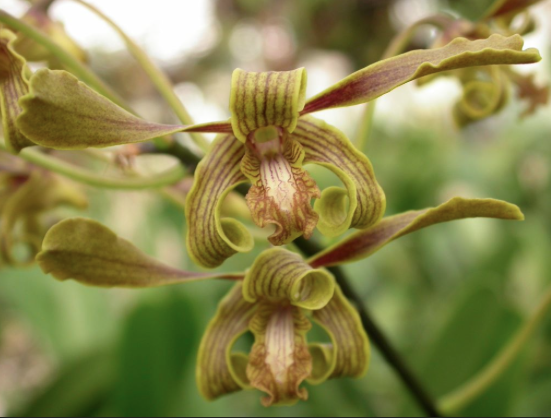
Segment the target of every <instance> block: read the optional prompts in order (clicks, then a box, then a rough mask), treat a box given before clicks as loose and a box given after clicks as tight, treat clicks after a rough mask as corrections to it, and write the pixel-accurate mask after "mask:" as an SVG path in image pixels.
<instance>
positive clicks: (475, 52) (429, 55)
mask: <svg viewBox="0 0 551 418" xmlns="http://www.w3.org/2000/svg"><path fill="white" fill-rule="evenodd" d="M523 45H524V41H523V39H522V37H521V36H519V35H514V36H511V37H503V36H501V35H492V36H490V37H489V38H488V39H481V40H476V41H469V40H467V39H465V38H457V39H455V40H453V41H452V42H451V43H449V44H448V45H446V46H445V47H443V48H437V49H429V50H418V51H411V52H408V53H405V54H402V55H398V56H396V57H393V58H389V59H386V60H383V61H379V62H377V63H375V64H372V65H370V66H369V67H366V68H364V69H363V70H360V71H357V72H355V73H354V74H351V75H350V76H348V77H346V78H345V79H343V80H341V81H340V82H338V83H337V84H335V85H333V86H332V87H329V88H328V89H327V90H325V91H323V92H321V93H319V94H318V95H316V96H315V97H313V98H311V99H309V100H308V101H307V103H306V106H305V107H304V110H303V112H302V113H303V114H306V113H312V112H317V111H320V110H323V109H330V108H334V107H345V106H353V105H357V104H361V103H366V102H369V101H370V100H373V99H376V98H377V97H380V96H382V95H383V94H386V93H388V92H389V91H391V90H394V89H395V88H396V87H399V86H401V85H402V84H405V83H407V82H409V81H412V80H415V79H418V78H420V77H424V76H427V75H430V74H435V73H438V72H442V71H448V70H454V69H458V68H466V67H473V66H481V65H496V64H529V63H535V62H538V61H540V60H541V56H540V55H539V52H538V50H537V49H533V48H531V49H527V50H523V49H522V48H523Z"/></svg>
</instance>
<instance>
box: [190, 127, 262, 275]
mask: <svg viewBox="0 0 551 418" xmlns="http://www.w3.org/2000/svg"><path fill="white" fill-rule="evenodd" d="M244 154H245V147H244V146H243V144H242V143H241V142H239V141H238V140H237V139H236V138H235V137H234V136H233V135H219V136H218V137H217V138H216V139H215V141H214V143H213V144H212V147H211V149H210V150H209V152H208V153H207V155H206V156H205V157H204V158H203V160H202V161H201V162H200V163H199V165H198V166H197V170H196V171H195V182H194V183H193V187H192V189H191V191H190V192H189V194H188V196H187V199H186V219H187V225H188V229H187V231H188V232H187V247H188V251H189V255H190V257H191V258H192V259H193V261H195V262H196V263H197V264H200V265H201V266H204V267H210V268H214V267H217V266H219V265H221V264H222V263H223V262H224V261H225V260H226V259H227V258H229V257H231V256H232V255H234V254H236V253H237V252H248V251H251V250H252V249H253V246H254V240H253V238H252V236H251V234H250V233H249V232H248V231H247V229H246V228H245V226H244V225H243V224H241V223H240V222H238V221H237V220H235V219H232V218H222V217H221V214H220V210H221V207H222V204H223V203H224V199H225V197H226V196H227V195H228V193H229V192H230V191H231V190H232V189H234V188H235V187H236V186H237V185H239V184H241V183H243V182H245V181H246V180H247V178H246V177H245V176H244V175H243V173H242V172H241V169H240V163H241V160H242V158H243V156H244Z"/></svg>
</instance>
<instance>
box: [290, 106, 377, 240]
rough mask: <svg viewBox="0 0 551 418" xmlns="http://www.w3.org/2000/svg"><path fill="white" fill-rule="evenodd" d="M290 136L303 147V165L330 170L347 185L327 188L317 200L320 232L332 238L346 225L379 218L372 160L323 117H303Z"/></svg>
mask: <svg viewBox="0 0 551 418" xmlns="http://www.w3.org/2000/svg"><path fill="white" fill-rule="evenodd" d="M292 136H293V138H294V139H295V140H297V141H298V142H299V143H300V144H301V145H302V147H303V148H304V152H305V157H304V163H305V164H309V163H310V164H317V165H320V166H323V167H325V168H327V169H329V170H331V171H333V172H334V173H335V174H336V175H337V176H338V177H339V178H340V179H341V181H342V182H343V184H344V185H345V187H346V190H345V189H343V188H338V187H331V188H329V189H326V190H324V191H323V193H322V195H321V199H319V200H318V201H317V202H316V204H315V206H314V209H315V210H316V212H317V213H318V214H319V216H320V220H319V222H318V229H319V230H320V231H321V233H323V234H324V235H327V236H331V237H334V236H338V235H341V234H343V233H344V232H346V231H347V230H348V229H349V228H358V229H365V228H367V227H369V226H371V225H373V224H375V223H376V222H378V221H379V219H381V217H382V216H383V214H384V211H385V208H386V199H385V195H384V192H383V190H382V189H381V187H380V186H379V184H378V183H377V180H376V178H375V174H374V172H373V167H372V165H371V162H370V161H369V159H368V158H367V157H366V156H365V155H364V154H362V153H361V152H359V151H358V150H356V148H354V146H353V145H352V143H351V142H350V140H349V139H348V138H347V137H346V136H345V135H344V134H343V133H342V132H340V131H339V130H337V129H336V128H334V127H332V126H331V125H329V124H327V123H325V122H324V121H322V120H319V119H316V118H314V117H312V116H303V117H301V118H300V119H299V122H298V125H297V128H296V130H295V132H294V133H293V134H292Z"/></svg>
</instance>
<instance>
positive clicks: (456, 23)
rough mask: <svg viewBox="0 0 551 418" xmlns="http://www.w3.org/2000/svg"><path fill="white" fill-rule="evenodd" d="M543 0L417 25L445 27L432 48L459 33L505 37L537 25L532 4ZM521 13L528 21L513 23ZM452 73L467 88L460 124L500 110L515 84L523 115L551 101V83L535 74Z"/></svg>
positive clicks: (503, 2)
mask: <svg viewBox="0 0 551 418" xmlns="http://www.w3.org/2000/svg"><path fill="white" fill-rule="evenodd" d="M539 1H541V0H497V1H495V2H494V3H493V4H492V5H491V6H490V7H489V8H488V10H487V12H486V13H485V14H484V16H483V17H482V18H481V19H480V20H479V21H477V22H470V21H468V20H465V19H456V18H454V17H452V16H449V15H437V16H432V17H429V18H427V19H424V20H422V21H420V22H418V23H417V24H416V25H414V27H418V26H422V25H425V24H432V25H436V26H437V27H438V28H439V29H440V30H441V33H440V35H439V36H438V37H437V38H436V40H435V41H434V42H433V44H432V46H431V47H432V48H440V47H442V46H443V45H446V44H447V43H448V42H450V41H451V40H452V39H454V38H456V37H458V36H460V37H465V38H467V39H471V40H475V39H485V38H487V37H488V36H490V35H491V34H493V33H498V34H501V35H503V36H510V35H513V34H515V33H518V34H520V35H525V34H526V33H528V32H530V31H531V30H532V29H533V28H534V26H535V24H534V21H533V19H532V16H531V15H530V12H529V10H528V7H530V6H532V5H534V4H536V3H538V2H539ZM519 15H524V20H523V22H522V24H521V25H520V26H514V25H513V22H514V20H515V18H516V17H517V16H519ZM406 33H407V34H412V33H413V29H411V28H410V29H408V30H407V31H406ZM401 41H402V40H401V39H400V42H401ZM450 74H452V75H453V76H455V77H456V78H457V79H458V80H459V81H460V83H461V85H462V87H463V95H462V96H461V98H460V100H459V101H458V102H457V104H456V105H455V107H454V110H453V116H454V120H455V122H456V124H457V125H458V126H459V127H464V126H467V125H469V124H471V123H474V122H477V121H480V120H482V119H485V118H487V117H490V116H492V115H495V114H497V113H499V111H501V110H502V109H503V108H504V106H505V105H506V104H507V102H508V100H509V97H510V93H509V90H510V89H511V85H512V86H515V87H516V90H517V97H518V98H519V99H521V100H524V101H526V102H527V103H528V107H527V108H526V110H525V111H523V113H522V114H521V117H526V116H529V115H532V114H533V113H535V112H536V111H537V110H538V108H539V107H540V106H545V105H546V104H547V103H548V102H549V86H538V85H537V84H536V83H535V82H534V75H523V74H520V73H518V72H516V71H514V70H513V69H511V68H508V67H498V66H495V67H478V68H463V69H459V70H456V71H454V72H453V73H450ZM435 77H436V76H432V77H427V78H425V79H422V80H419V84H426V83H428V82H430V81H431V80H432V79H433V78H435Z"/></svg>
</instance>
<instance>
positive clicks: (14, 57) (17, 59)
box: [0, 29, 34, 154]
mask: <svg viewBox="0 0 551 418" xmlns="http://www.w3.org/2000/svg"><path fill="white" fill-rule="evenodd" d="M15 40H16V37H15V35H14V34H13V33H12V32H10V31H8V30H5V29H0V112H1V113H2V125H3V126H4V138H5V141H6V146H7V147H8V150H9V151H10V152H13V153H14V154H15V153H18V152H19V151H21V150H22V149H23V148H25V147H28V146H30V145H34V144H33V143H32V142H31V141H30V140H29V139H28V138H26V137H25V135H23V133H22V132H21V131H20V130H19V129H18V128H17V126H16V124H15V121H16V119H17V117H18V116H19V114H20V113H21V106H20V105H19V98H20V97H22V96H24V95H25V94H27V93H28V92H29V85H28V82H27V78H26V73H27V71H28V69H27V66H26V62H25V59H24V58H23V57H22V56H21V55H19V54H18V53H17V52H15V50H14V46H13V44H14V42H15Z"/></svg>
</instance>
